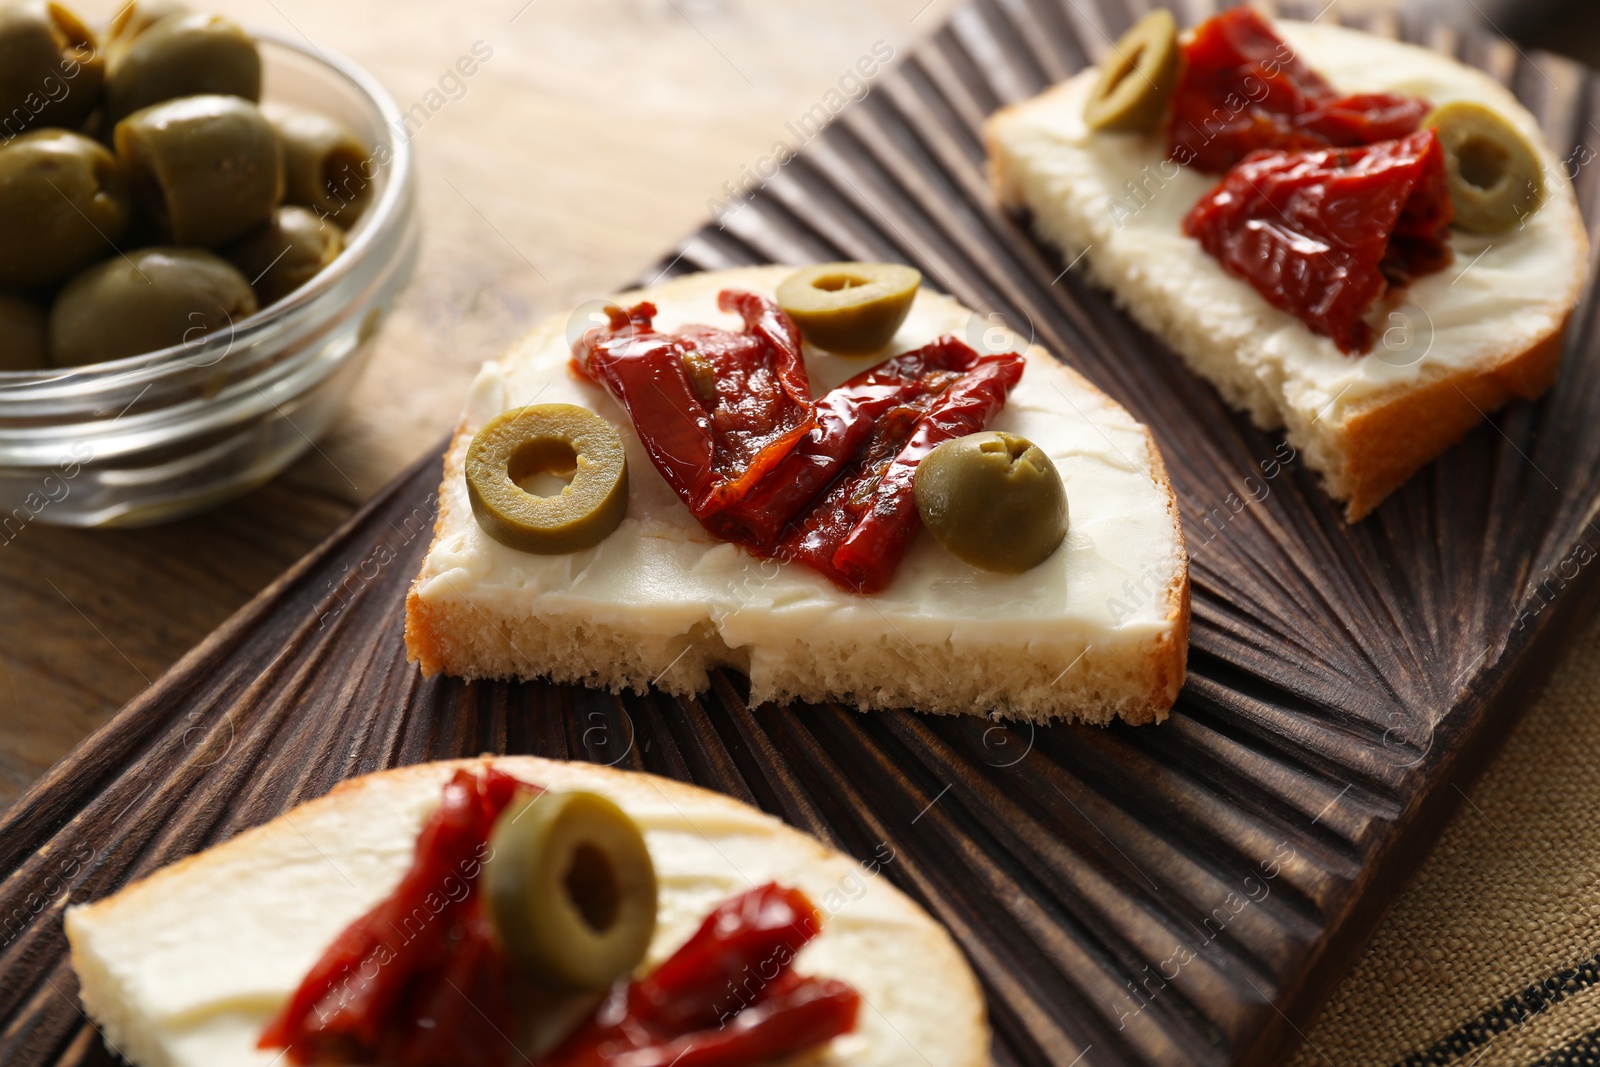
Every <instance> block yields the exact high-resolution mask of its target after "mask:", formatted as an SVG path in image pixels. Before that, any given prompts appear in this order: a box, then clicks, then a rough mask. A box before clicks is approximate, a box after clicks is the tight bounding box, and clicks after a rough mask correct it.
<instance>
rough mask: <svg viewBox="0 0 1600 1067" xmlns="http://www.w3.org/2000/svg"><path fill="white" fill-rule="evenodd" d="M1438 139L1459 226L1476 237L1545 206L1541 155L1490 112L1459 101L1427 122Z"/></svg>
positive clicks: (1502, 229) (1499, 230)
mask: <svg viewBox="0 0 1600 1067" xmlns="http://www.w3.org/2000/svg"><path fill="white" fill-rule="evenodd" d="M1424 125H1427V126H1431V127H1433V128H1434V130H1435V132H1437V133H1438V135H1439V145H1440V147H1442V148H1443V149H1444V157H1445V172H1446V175H1447V177H1448V180H1449V183H1450V206H1451V207H1452V208H1453V209H1454V213H1455V218H1454V220H1453V221H1454V223H1455V225H1456V226H1458V227H1460V228H1461V229H1463V230H1467V231H1468V232H1471V233H1504V232H1505V231H1507V230H1509V229H1511V228H1512V227H1513V226H1516V225H1518V224H1519V223H1521V222H1522V220H1523V219H1525V218H1527V217H1528V216H1529V215H1532V214H1533V213H1534V212H1535V211H1538V210H1539V205H1540V204H1542V203H1543V202H1544V168H1543V166H1541V164H1540V162H1539V153H1538V151H1537V150H1535V149H1534V147H1533V145H1531V144H1529V143H1528V139H1527V138H1526V137H1524V136H1523V135H1522V133H1521V131H1519V130H1518V129H1517V128H1516V127H1515V126H1513V125H1511V123H1510V122H1508V121H1506V119H1505V118H1504V117H1503V116H1501V115H1500V114H1499V113H1497V112H1496V111H1494V110H1493V109H1491V108H1487V107H1484V106H1483V105H1482V104H1478V103H1473V102H1472V101H1470V100H1456V101H1453V102H1451V103H1448V104H1443V105H1441V106H1439V107H1436V108H1434V109H1433V111H1432V113H1431V114H1429V115H1428V117H1427V119H1426V120H1425V121H1424Z"/></svg>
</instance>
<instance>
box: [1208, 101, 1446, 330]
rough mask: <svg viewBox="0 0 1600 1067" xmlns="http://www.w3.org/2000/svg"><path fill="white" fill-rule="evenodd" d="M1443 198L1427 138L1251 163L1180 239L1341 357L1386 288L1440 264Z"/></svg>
mask: <svg viewBox="0 0 1600 1067" xmlns="http://www.w3.org/2000/svg"><path fill="white" fill-rule="evenodd" d="M1450 218H1451V210H1450V194H1449V188H1448V186H1447V184H1446V177H1445V161H1444V152H1443V150H1442V149H1441V148H1440V146H1439V138H1438V137H1437V135H1435V133H1434V132H1433V131H1432V130H1422V131H1420V132H1418V133H1414V134H1412V135H1411V136H1409V137H1406V138H1403V139H1401V140H1398V141H1384V142H1381V143H1379V144H1374V145H1367V146H1365V147H1361V148H1329V149H1322V150H1319V151H1302V152H1271V151H1267V152H1259V153H1257V154H1255V155H1252V156H1251V157H1250V158H1248V159H1246V160H1245V161H1244V162H1243V163H1241V164H1239V165H1238V166H1237V167H1235V168H1234V169H1233V170H1231V171H1229V172H1228V174H1227V175H1226V176H1225V177H1224V178H1223V179H1222V181H1221V182H1220V183H1218V185H1217V186H1216V188H1214V189H1212V190H1211V191H1210V192H1209V193H1207V194H1206V195H1205V196H1203V197H1201V198H1200V201H1199V202H1198V203H1197V204H1195V206H1194V208H1193V209H1192V210H1191V211H1190V212H1189V215H1188V217H1187V218H1185V219H1184V221H1183V231H1184V233H1186V234H1188V235H1189V236H1191V237H1194V238H1197V239H1198V240H1199V241H1200V244H1201V246H1202V247H1203V248H1205V250H1206V251H1207V252H1209V253H1211V254H1212V255H1213V256H1215V257H1217V259H1218V260H1219V261H1220V262H1221V263H1222V266H1223V268H1224V269H1226V270H1227V271H1228V272H1229V273H1230V274H1233V275H1236V276H1238V277H1240V278H1243V279H1245V280H1246V281H1248V282H1249V283H1250V284H1251V285H1252V286H1254V287H1255V290H1256V291H1257V292H1259V293H1260V294H1261V295H1262V296H1263V297H1265V298H1266V299H1267V302H1268V303H1270V304H1272V305H1273V306H1274V307H1277V308H1281V309H1283V310H1284V311H1287V312H1289V313H1290V314H1292V315H1294V316H1296V317H1297V318H1299V319H1300V320H1301V321H1302V322H1304V323H1305V324H1306V325H1307V326H1308V327H1310V329H1311V330H1312V332H1313V333H1318V334H1321V335H1323V336H1325V337H1330V338H1332V339H1333V342H1334V343H1335V344H1336V345H1338V346H1339V348H1340V349H1341V350H1342V351H1344V352H1362V351H1365V350H1366V349H1367V347H1368V346H1370V345H1371V343H1372V337H1373V331H1372V327H1371V326H1370V325H1369V324H1368V323H1367V322H1366V321H1365V318H1364V316H1365V315H1366V314H1367V312H1368V311H1369V310H1370V309H1371V308H1372V306H1373V305H1374V304H1375V303H1376V302H1377V300H1378V299H1379V297H1381V296H1383V295H1384V293H1385V292H1387V291H1388V290H1389V288H1390V287H1391V286H1394V287H1399V286H1403V285H1405V284H1407V283H1408V282H1409V281H1411V279H1413V278H1415V277H1417V276H1419V275H1421V274H1426V273H1429V272H1431V271H1435V270H1439V269H1440V268H1442V267H1443V266H1444V265H1445V264H1447V263H1449V262H1450V259H1451V252H1450V246H1449V244H1448V237H1449V228H1450Z"/></svg>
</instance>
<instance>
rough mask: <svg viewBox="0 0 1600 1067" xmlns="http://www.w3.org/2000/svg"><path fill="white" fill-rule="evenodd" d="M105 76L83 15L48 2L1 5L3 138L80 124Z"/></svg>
mask: <svg viewBox="0 0 1600 1067" xmlns="http://www.w3.org/2000/svg"><path fill="white" fill-rule="evenodd" d="M104 80H105V64H104V62H103V61H102V59H101V56H100V50H99V49H98V48H97V47H96V45H95V39H94V34H92V33H90V32H89V29H88V27H86V26H85V25H84V24H83V22H82V21H80V20H79V18H78V16H76V15H74V14H73V13H72V12H70V11H68V10H67V9H66V8H64V7H62V6H61V5H60V4H50V3H45V2H43V0H30V2H28V3H20V4H8V5H6V6H5V7H0V136H5V137H14V136H16V135H17V134H19V133H21V132H23V131H24V130H26V129H29V128H30V127H41V126H77V125H79V124H80V123H82V122H83V120H84V119H86V118H88V117H89V112H91V111H93V110H94V108H95V105H96V104H98V103H99V102H100V92H101V88H102V85H103V83H104Z"/></svg>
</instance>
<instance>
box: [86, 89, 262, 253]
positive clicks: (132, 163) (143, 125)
mask: <svg viewBox="0 0 1600 1067" xmlns="http://www.w3.org/2000/svg"><path fill="white" fill-rule="evenodd" d="M116 142H117V155H118V156H119V157H120V158H121V159H122V162H123V165H124V167H125V168H126V170H127V172H128V175H129V178H130V180H131V181H132V182H133V187H134V189H135V191H136V192H137V193H138V194H139V198H140V199H141V200H142V201H143V203H144V205H145V208H146V210H147V211H148V212H149V214H150V216H151V217H152V218H153V219H154V220H155V223H156V225H157V226H158V227H159V228H160V229H161V232H162V233H163V234H164V235H165V236H166V237H167V238H168V239H170V240H171V241H172V242H173V243H174V244H182V245H203V246H205V247H207V248H217V247H220V246H222V245H225V244H228V243H229V242H231V241H233V240H235V239H236V238H238V237H241V236H243V235H244V234H246V233H248V232H250V231H251V230H253V229H255V228H256V227H257V226H260V225H261V224H262V223H264V222H266V221H267V220H269V219H271V218H272V212H273V209H274V208H276V207H277V206H278V204H279V203H281V202H282V201H283V152H282V150H281V149H280V148H279V146H278V136H277V134H275V133H273V132H272V127H271V125H269V124H268V123H267V120H266V119H265V118H263V117H262V115H261V111H260V110H259V109H258V108H257V107H256V106H255V105H254V104H252V103H250V102H249V101H248V100H242V99H240V98H239V97H236V96H186V97H183V98H182V99H179V100H168V101H166V102H165V103H161V104H156V105H154V106H153V107H147V108H145V109H144V110H142V111H135V112H134V113H133V114H132V115H129V116H128V117H127V118H125V119H123V120H122V121H121V122H119V123H117V132H116Z"/></svg>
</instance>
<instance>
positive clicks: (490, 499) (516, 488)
mask: <svg viewBox="0 0 1600 1067" xmlns="http://www.w3.org/2000/svg"><path fill="white" fill-rule="evenodd" d="M466 468H467V497H468V498H469V499H470V500H471V501H472V514H473V517H474V518H476V519H477V520H478V525H479V526H481V527H483V530H484V532H485V533H487V534H488V535H489V536H490V537H492V538H494V539H495V540H496V541H499V542H500V543H501V544H504V545H510V546H511V547H512V548H516V549H521V550H522V551H524V552H537V553H539V554H541V555H559V554H561V553H564V552H576V551H578V550H579V549H584V548H589V547H591V546H593V545H597V544H599V543H600V542H601V541H604V540H605V539H606V538H607V537H609V536H610V535H611V531H613V530H615V529H616V528H617V526H618V524H619V523H621V522H622V517H623V516H624V515H625V514H627V511H628V454H627V452H626V451H625V450H624V449H623V447H622V438H621V436H619V435H618V433H617V431H616V430H615V429H614V428H613V427H612V425H611V424H610V423H608V422H606V420H604V419H602V418H601V417H600V416H598V415H596V414H595V413H594V412H592V411H588V410H586V409H584V408H580V407H577V406H575V405H573V404H537V405H535V406H533V407H526V408H513V409H512V410H510V411H505V412H501V413H500V414H499V415H496V416H495V417H494V418H492V419H490V420H489V422H488V423H487V424H486V425H485V426H484V427H483V429H481V430H479V431H478V433H477V436H476V437H474V438H473V439H472V444H471V445H470V446H469V447H468V448H467V462H466ZM541 474H546V475H548V474H553V475H556V476H557V477H561V476H564V475H568V474H570V475H571V482H570V484H568V485H566V486H565V487H563V488H562V489H561V490H560V491H559V492H557V493H554V494H552V495H550V496H540V495H537V494H535V493H531V492H529V491H528V490H526V489H524V488H523V487H522V486H521V485H519V484H518V483H519V482H522V481H524V480H528V479H531V478H533V477H534V476H537V475H541Z"/></svg>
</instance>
